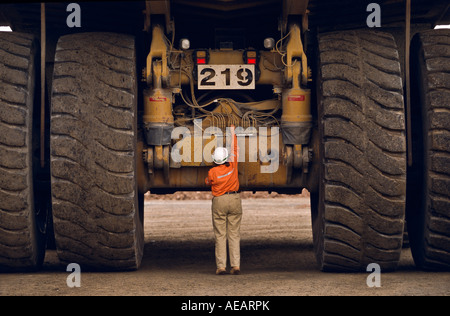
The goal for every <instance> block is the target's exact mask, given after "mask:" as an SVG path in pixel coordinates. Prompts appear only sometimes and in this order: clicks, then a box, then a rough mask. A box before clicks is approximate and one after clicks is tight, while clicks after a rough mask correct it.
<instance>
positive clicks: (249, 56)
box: [244, 50, 258, 65]
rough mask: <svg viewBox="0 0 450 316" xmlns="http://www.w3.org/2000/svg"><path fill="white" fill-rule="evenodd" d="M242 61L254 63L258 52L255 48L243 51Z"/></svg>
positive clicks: (256, 60)
mask: <svg viewBox="0 0 450 316" xmlns="http://www.w3.org/2000/svg"><path fill="white" fill-rule="evenodd" d="M244 62H245V63H246V64H251V65H256V64H257V62H258V53H257V52H256V50H247V51H245V52H244Z"/></svg>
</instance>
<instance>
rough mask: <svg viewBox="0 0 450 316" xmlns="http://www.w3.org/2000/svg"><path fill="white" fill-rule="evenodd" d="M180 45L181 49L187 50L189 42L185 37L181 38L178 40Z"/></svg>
mask: <svg viewBox="0 0 450 316" xmlns="http://www.w3.org/2000/svg"><path fill="white" fill-rule="evenodd" d="M180 47H181V49H182V50H187V49H189V48H190V47H191V42H190V41H189V39H187V38H182V39H181V40H180Z"/></svg>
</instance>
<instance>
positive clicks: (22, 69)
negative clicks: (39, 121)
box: [0, 33, 46, 271]
mask: <svg viewBox="0 0 450 316" xmlns="http://www.w3.org/2000/svg"><path fill="white" fill-rule="evenodd" d="M38 49H39V46H38V43H37V42H36V41H35V40H34V38H33V36H32V35H28V34H21V33H0V270H15V271H17V270H28V269H38V268H39V267H40V266H41V264H42V262H43V259H44V254H45V239H46V238H45V237H46V234H45V226H46V214H44V210H43V212H42V213H41V214H38V212H37V211H36V207H35V206H37V205H38V204H39V203H36V201H35V199H37V197H36V196H35V194H34V191H35V190H34V184H33V174H34V171H35V169H36V168H38V166H36V164H34V163H33V152H35V150H36V149H37V148H36V146H35V145H36V140H38V139H39V129H37V130H36V120H35V119H34V118H33V114H34V112H37V111H34V110H35V104H37V105H39V102H35V100H39V98H38V97H36V96H35V92H36V93H37V92H38V91H39V87H38V86H37V85H36V75H37V72H36V70H37V69H39V68H38V67H37V64H36V62H37V61H38V59H37V58H38V56H37V52H38ZM37 109H39V106H37ZM38 113H39V112H38ZM38 117H39V116H38ZM33 132H34V133H33Z"/></svg>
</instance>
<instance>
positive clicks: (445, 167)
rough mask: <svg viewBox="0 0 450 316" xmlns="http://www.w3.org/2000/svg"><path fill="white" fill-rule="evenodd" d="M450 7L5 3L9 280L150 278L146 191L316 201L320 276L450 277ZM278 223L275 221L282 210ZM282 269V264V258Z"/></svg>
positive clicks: (399, 2)
mask: <svg viewBox="0 0 450 316" xmlns="http://www.w3.org/2000/svg"><path fill="white" fill-rule="evenodd" d="M440 24H450V10H449V3H448V1H447V0H442V1H441V0H373V1H363V0H342V1H333V0H309V1H308V0H193V1H188V0H170V1H169V0H155V1H153V0H151V1H126V2H116V1H110V2H104V1H103V2H90V1H80V2H78V3H68V2H67V3H63V2H47V3H33V2H28V3H25V2H23V3H17V2H12V1H11V3H2V4H1V6H0V25H3V26H10V28H11V29H12V32H2V33H0V267H1V270H7V271H21V270H30V269H31V270H33V269H38V268H39V267H40V266H41V265H42V262H43V258H44V254H45V251H46V248H47V247H48V245H49V244H53V247H55V248H56V252H57V254H58V257H59V259H60V260H61V262H63V263H64V262H65V263H70V262H76V263H78V264H80V265H82V266H83V267H89V268H93V269H106V270H133V269H138V268H139V266H140V263H141V261H142V257H143V248H144V229H143V216H144V207H143V205H144V204H143V200H144V198H143V197H144V194H145V193H147V192H150V193H151V194H168V193H173V192H175V191H180V190H185V191H186V190H195V191H199V190H200V191H201V190H209V187H208V186H207V185H206V184H205V182H204V179H205V177H206V175H207V172H208V169H209V168H211V166H212V165H213V162H212V161H211V153H212V151H213V150H214V148H215V147H217V146H226V145H227V144H228V142H227V140H229V137H228V136H227V135H228V134H229V133H228V129H227V128H228V127H230V126H231V125H234V126H236V133H237V135H238V142H239V148H240V160H239V161H240V162H239V181H240V188H241V190H242V191H273V192H279V193H288V194H296V193H300V192H301V191H302V189H304V188H305V189H307V190H308V191H309V192H310V196H311V218H312V232H313V244H314V252H315V255H316V258H317V263H318V267H319V268H320V269H321V270H324V271H365V270H366V267H367V266H368V264H370V263H377V264H379V266H380V268H381V270H382V271H388V270H393V269H395V268H396V266H397V263H398V261H399V258H400V253H401V250H402V244H403V237H404V235H405V231H407V232H408V238H409V243H410V246H411V250H412V254H413V258H414V260H415V263H416V264H417V266H419V267H421V268H425V269H448V268H449V266H450V30H445V29H435V26H436V25H440ZM272 216H274V217H276V216H277V210H276V209H274V210H273V213H272ZM280 260H282V258H280Z"/></svg>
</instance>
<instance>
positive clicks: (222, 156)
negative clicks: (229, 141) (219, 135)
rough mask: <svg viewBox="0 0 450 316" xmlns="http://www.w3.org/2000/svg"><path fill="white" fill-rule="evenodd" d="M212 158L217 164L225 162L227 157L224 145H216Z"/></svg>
mask: <svg viewBox="0 0 450 316" xmlns="http://www.w3.org/2000/svg"><path fill="white" fill-rule="evenodd" d="M212 159H213V161H214V162H215V163H216V164H218V165H221V164H223V163H225V162H226V161H227V159H228V150H227V149H226V148H225V147H217V148H216V150H214V154H213V155H212Z"/></svg>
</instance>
